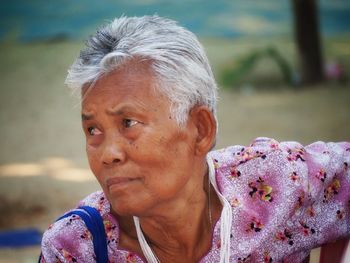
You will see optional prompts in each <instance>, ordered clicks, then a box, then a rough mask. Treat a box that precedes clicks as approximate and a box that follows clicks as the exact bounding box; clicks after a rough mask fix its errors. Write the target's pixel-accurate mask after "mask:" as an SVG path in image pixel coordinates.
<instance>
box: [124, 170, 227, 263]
mask: <svg viewBox="0 0 350 263" xmlns="http://www.w3.org/2000/svg"><path fill="white" fill-rule="evenodd" d="M207 180H208V178H207V176H205V178H204V184H203V188H201V190H202V191H200V192H199V193H198V192H197V193H196V194H195V195H190V196H189V197H187V198H180V199H179V200H177V202H176V203H167V207H166V208H162V209H158V211H157V212H156V213H154V214H153V215H150V216H145V217H140V218H139V219H140V224H141V229H142V231H143V234H144V236H145V238H146V240H147V243H148V244H149V246H150V247H151V248H152V250H153V251H154V253H155V254H156V255H157V257H158V258H159V259H160V261H161V262H176V261H179V262H196V261H198V260H199V259H200V258H202V257H203V255H205V253H207V252H208V250H209V249H210V247H211V240H212V231H213V225H212V223H215V222H216V221H217V220H218V218H219V217H220V213H221V209H222V207H221V203H220V201H219V199H218V197H217V195H216V193H215V190H214V189H213V188H212V187H211V188H210V194H209V190H208V188H209V187H208V184H207V183H206V182H207ZM209 196H211V197H210V198H209ZM209 200H210V203H209ZM161 211H163V212H161ZM118 221H119V224H120V228H121V237H120V241H121V242H120V247H121V248H124V249H128V250H132V251H134V252H137V253H138V254H140V255H142V251H141V248H140V246H139V244H138V241H137V234H136V230H135V227H134V224H133V221H132V217H119V216H118Z"/></svg>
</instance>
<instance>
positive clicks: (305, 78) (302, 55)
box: [292, 0, 324, 84]
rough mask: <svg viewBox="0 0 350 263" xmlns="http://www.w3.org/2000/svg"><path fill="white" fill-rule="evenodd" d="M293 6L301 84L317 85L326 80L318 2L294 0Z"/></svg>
mask: <svg viewBox="0 0 350 263" xmlns="http://www.w3.org/2000/svg"><path fill="white" fill-rule="evenodd" d="M292 4H293V14H294V33H295V40H296V44H297V49H298V52H299V59H300V70H301V83H302V84H315V83H318V82H321V81H322V80H324V73H323V59H322V51H321V38H320V33H319V21H318V5H317V0H292Z"/></svg>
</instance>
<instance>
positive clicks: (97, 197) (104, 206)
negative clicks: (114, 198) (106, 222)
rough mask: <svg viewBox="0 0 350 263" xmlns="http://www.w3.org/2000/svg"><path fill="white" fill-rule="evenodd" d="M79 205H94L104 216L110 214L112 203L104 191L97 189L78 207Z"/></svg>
mask: <svg viewBox="0 0 350 263" xmlns="http://www.w3.org/2000/svg"><path fill="white" fill-rule="evenodd" d="M79 206H90V207H93V208H95V209H97V211H99V213H100V214H101V216H102V217H105V216H107V215H109V214H110V203H109V201H108V200H107V198H106V196H105V194H104V193H103V191H96V192H94V193H91V194H90V195H88V196H87V197H85V198H84V199H83V200H81V201H80V202H79V203H78V207H79Z"/></svg>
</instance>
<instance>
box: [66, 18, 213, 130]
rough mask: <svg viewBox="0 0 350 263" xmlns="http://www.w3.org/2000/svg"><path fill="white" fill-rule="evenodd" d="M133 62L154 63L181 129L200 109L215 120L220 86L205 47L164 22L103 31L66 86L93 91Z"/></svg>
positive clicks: (120, 23)
mask: <svg viewBox="0 0 350 263" xmlns="http://www.w3.org/2000/svg"><path fill="white" fill-rule="evenodd" d="M132 58H141V59H146V60H150V61H151V70H152V72H154V74H155V77H156V80H157V82H158V84H159V85H157V87H158V88H159V91H160V92H163V94H164V95H165V96H167V97H168V98H169V100H170V103H171V105H170V111H171V115H172V117H173V118H174V119H175V120H176V121H177V123H178V124H179V125H182V124H184V123H185V122H186V120H187V118H188V113H189V111H190V109H191V108H192V107H193V106H196V105H205V106H207V107H208V108H209V109H210V110H211V111H212V112H213V114H214V116H215V114H216V101H217V86H216V83H215V79H214V76H213V73H212V70H211V68H210V65H209V62H208V59H207V57H206V54H205V52H204V49H203V47H202V45H201V44H200V43H199V41H198V40H197V38H196V36H195V35H194V34H193V33H191V32H190V31H188V30H187V29H185V28H183V27H181V26H179V25H177V23H176V22H175V21H173V20H170V19H166V18H162V17H159V16H143V17H125V16H123V17H120V18H116V19H115V20H113V21H112V22H111V23H109V24H107V25H105V26H103V27H102V28H100V29H99V30H98V31H97V33H96V34H95V35H93V36H91V37H90V39H89V40H88V41H87V42H86V48H85V49H83V50H82V51H81V52H80V55H79V57H78V58H77V59H76V60H75V62H74V63H73V65H72V66H71V67H70V69H69V71H68V76H67V79H66V84H67V85H68V86H69V87H70V88H72V89H73V90H80V89H81V88H82V87H83V86H84V85H86V84H90V85H91V86H93V83H95V81H96V80H97V79H98V78H100V77H101V76H102V75H103V74H106V73H108V72H110V71H112V70H115V69H117V68H118V67H120V66H121V65H122V64H123V63H125V62H126V61H128V60H129V59H132Z"/></svg>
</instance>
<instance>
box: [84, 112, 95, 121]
mask: <svg viewBox="0 0 350 263" xmlns="http://www.w3.org/2000/svg"><path fill="white" fill-rule="evenodd" d="M93 118H94V115H93V114H91V113H82V114H81V120H82V121H88V120H92V119H93Z"/></svg>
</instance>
